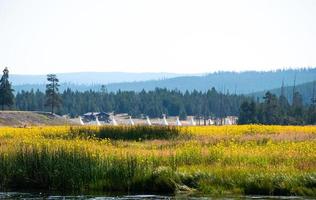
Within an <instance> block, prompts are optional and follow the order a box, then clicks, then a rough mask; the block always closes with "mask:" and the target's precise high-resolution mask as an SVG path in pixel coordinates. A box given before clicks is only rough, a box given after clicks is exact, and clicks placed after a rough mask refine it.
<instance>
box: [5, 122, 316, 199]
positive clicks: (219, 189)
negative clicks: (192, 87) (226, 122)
mask: <svg viewBox="0 0 316 200" xmlns="http://www.w3.org/2000/svg"><path fill="white" fill-rule="evenodd" d="M315 152H316V127H314V126H260V125H244V126H220V127H145V126H134V127H127V126H125V127H111V126H104V127H89V126H85V127H83V126H82V127H32V128H0V188H1V189H2V190H5V189H15V190H18V189H30V188H31V189H35V188H36V189H41V190H50V191H71V192H127V193H134V192H135V193H153V192H154V193H177V192H185V193H189V194H191V193H193V194H199V193H201V194H212V195H217V194H218V195H221V194H265V195H307V196H315V195H316V154H315Z"/></svg>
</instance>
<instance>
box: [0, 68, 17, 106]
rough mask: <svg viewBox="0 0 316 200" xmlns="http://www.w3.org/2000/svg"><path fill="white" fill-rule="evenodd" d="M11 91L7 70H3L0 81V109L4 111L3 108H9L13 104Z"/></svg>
mask: <svg viewBox="0 0 316 200" xmlns="http://www.w3.org/2000/svg"><path fill="white" fill-rule="evenodd" d="M13 91H14V90H13V89H12V88H11V83H10V82H9V70H8V68H7V67H6V68H4V70H3V75H2V77H1V79H0V105H1V109H2V110H4V108H5V106H7V107H11V106H12V105H13V103H14V95H13Z"/></svg>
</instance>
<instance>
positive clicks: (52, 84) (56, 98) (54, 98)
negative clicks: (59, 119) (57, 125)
mask: <svg viewBox="0 0 316 200" xmlns="http://www.w3.org/2000/svg"><path fill="white" fill-rule="evenodd" d="M47 81H48V84H46V103H45V106H49V107H50V108H51V113H52V114H53V113H54V111H55V108H56V107H59V106H60V105H61V99H60V95H59V91H58V87H59V84H58V82H59V80H58V78H57V76H56V75H55V74H48V75H47Z"/></svg>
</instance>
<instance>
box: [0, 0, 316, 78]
mask: <svg viewBox="0 0 316 200" xmlns="http://www.w3.org/2000/svg"><path fill="white" fill-rule="evenodd" d="M4 66H8V67H9V69H10V71H11V73H15V74H16V73H20V74H45V73H49V72H54V73H58V72H78V71H127V72H133V71H134V72H180V73H200V72H212V71H217V70H234V71H242V70H268V69H276V68H287V67H309V66H316V0H217V1H211V0H205V1H204V0H112V1H108V0H0V68H2V67H4Z"/></svg>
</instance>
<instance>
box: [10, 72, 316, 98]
mask: <svg viewBox="0 0 316 200" xmlns="http://www.w3.org/2000/svg"><path fill="white" fill-rule="evenodd" d="M295 77H296V84H297V85H298V84H302V83H306V82H311V81H314V80H315V79H316V68H313V69H312V68H311V69H295V70H294V69H289V70H278V71H267V72H257V71H248V72H240V73H238V72H216V73H210V74H208V75H203V76H182V77H176V78H166V79H162V80H149V81H137V82H135V81H134V82H126V81H128V80H129V79H126V78H122V79H121V83H111V84H107V85H106V87H107V90H108V91H109V92H112V91H118V90H122V91H136V92H140V91H142V90H143V89H145V90H146V91H149V90H154V89H155V88H167V89H170V90H173V89H177V90H180V91H182V92H185V91H186V90H188V91H193V90H198V91H206V90H208V89H210V88H212V87H214V88H216V90H217V91H222V92H224V93H226V92H227V91H229V93H231V94H235V93H237V94H249V93H253V92H257V91H266V90H271V89H275V88H279V87H281V84H282V81H284V85H285V86H292V85H293V83H294V79H295ZM82 78H85V79H86V80H85V81H83V82H80V81H78V82H76V83H74V82H72V81H71V80H64V79H63V78H60V82H61V87H60V89H61V91H63V90H66V89H67V88H72V89H73V90H78V91H86V90H90V89H91V90H94V91H100V88H101V85H102V84H101V83H100V80H99V79H100V77H98V82H97V81H94V82H93V80H95V79H96V78H95V77H93V76H89V74H87V75H86V76H84V75H82ZM89 81H90V83H97V84H86V83H87V82H89ZM107 81H108V80H107V78H106V76H105V77H104V83H107ZM12 83H13V86H14V89H15V90H16V92H18V91H21V90H31V89H32V88H33V89H34V90H37V89H40V90H41V91H44V90H45V84H44V83H43V84H23V85H18V84H16V83H15V82H14V80H12Z"/></svg>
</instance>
